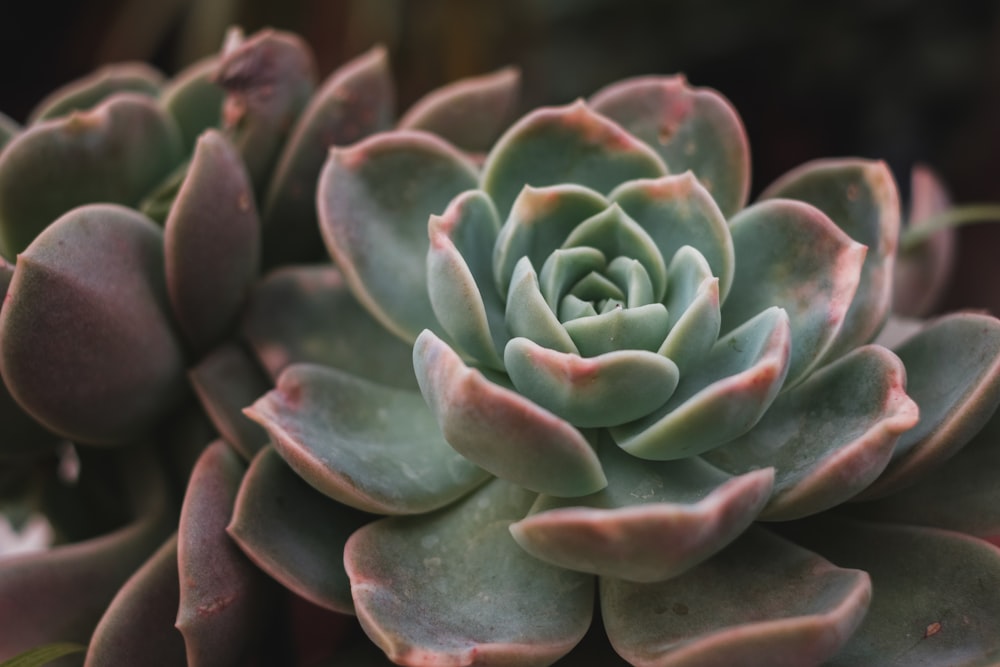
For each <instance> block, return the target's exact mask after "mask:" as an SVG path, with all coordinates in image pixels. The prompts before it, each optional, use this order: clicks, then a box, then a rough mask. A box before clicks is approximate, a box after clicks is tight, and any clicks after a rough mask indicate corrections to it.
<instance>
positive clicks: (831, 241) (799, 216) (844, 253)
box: [722, 199, 866, 386]
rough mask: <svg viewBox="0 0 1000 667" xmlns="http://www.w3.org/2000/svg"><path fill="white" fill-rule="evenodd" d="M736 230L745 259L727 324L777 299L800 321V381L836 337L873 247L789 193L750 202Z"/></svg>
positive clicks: (796, 354) (796, 355)
mask: <svg viewBox="0 0 1000 667" xmlns="http://www.w3.org/2000/svg"><path fill="white" fill-rule="evenodd" d="M730 230H731V231H732V234H733V245H734V247H735V248H736V256H737V257H739V261H738V262H737V264H736V274H735V280H734V282H733V289H732V292H730V295H729V299H728V300H727V301H726V304H725V306H724V307H723V308H722V331H723V332H725V331H730V330H731V329H732V328H733V327H735V326H737V325H739V324H742V323H743V322H745V321H746V320H747V319H749V318H750V317H752V316H754V315H756V314H757V313H758V312H760V311H761V310H763V309H764V308H767V307H769V306H779V307H781V308H784V309H785V310H786V311H787V312H788V316H789V321H790V324H791V328H792V358H791V365H790V368H789V370H788V378H787V383H788V386H792V385H794V384H795V383H796V382H798V381H800V380H802V379H803V378H805V377H806V376H807V375H808V374H809V373H810V372H811V371H812V370H813V369H814V368H816V366H817V365H818V364H819V363H820V361H821V359H823V358H824V356H825V355H826V353H827V351H828V350H829V349H830V348H831V346H832V345H833V344H834V341H835V340H836V337H837V335H838V332H839V331H840V328H841V326H843V323H844V318H845V317H846V316H847V310H848V307H849V306H850V304H851V300H852V299H853V298H854V294H855V291H856V290H857V289H858V281H859V280H860V276H861V272H862V265H863V263H864V261H865V252H866V251H865V247H864V246H863V245H861V244H859V243H855V242H854V241H852V240H851V239H850V237H849V236H848V235H847V234H845V233H844V232H843V231H841V230H840V229H839V228H838V227H837V226H836V225H834V224H833V223H832V222H831V221H830V218H828V217H827V216H826V215H825V214H824V213H823V212H822V211H820V210H819V209H817V208H815V207H813V206H810V205H809V204H804V203H802V202H797V201H792V200H786V199H776V200H772V201H765V202H761V203H759V204H755V205H753V206H751V207H750V208H747V209H744V210H743V211H741V212H740V213H739V214H737V215H736V217H734V218H733V219H732V221H731V224H730Z"/></svg>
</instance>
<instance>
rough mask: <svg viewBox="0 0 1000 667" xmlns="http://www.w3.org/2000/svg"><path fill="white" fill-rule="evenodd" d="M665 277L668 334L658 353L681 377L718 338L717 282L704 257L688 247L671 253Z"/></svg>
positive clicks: (719, 326) (693, 366)
mask: <svg viewBox="0 0 1000 667" xmlns="http://www.w3.org/2000/svg"><path fill="white" fill-rule="evenodd" d="M667 276H668V277H667V296H666V299H664V303H665V304H666V307H667V313H668V314H669V316H670V322H669V324H668V328H669V330H670V333H669V334H667V337H666V338H665V339H664V341H663V344H662V345H660V347H659V349H658V350H657V352H658V353H659V354H662V355H663V356H665V357H667V358H668V359H670V360H671V361H673V362H674V363H675V364H677V367H678V368H679V369H680V371H681V373H682V374H684V373H686V372H687V371H688V370H690V369H692V368H696V367H697V366H698V364H699V363H701V361H702V359H704V358H705V357H706V356H707V355H708V353H709V351H710V350H711V349H712V346H713V345H715V341H716V340H718V338H719V329H720V328H721V326H722V313H721V311H720V310H719V300H720V297H719V279H718V278H715V277H713V276H712V274H711V271H710V270H709V268H708V262H707V261H705V258H704V256H703V255H702V254H701V253H700V252H698V251H697V250H695V249H694V248H692V247H691V246H682V247H681V249H680V250H678V251H677V252H676V253H674V258H673V260H672V261H671V262H670V266H669V267H668V269H667Z"/></svg>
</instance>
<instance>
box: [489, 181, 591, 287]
mask: <svg viewBox="0 0 1000 667" xmlns="http://www.w3.org/2000/svg"><path fill="white" fill-rule="evenodd" d="M608 205H609V202H608V200H607V199H605V198H604V196H603V195H601V194H600V193H598V192H594V191H593V190H590V189H588V188H584V187H581V186H579V185H555V186H552V187H547V188H535V187H531V186H530V185H528V186H525V187H524V188H523V189H522V190H521V192H520V193H519V194H518V196H517V199H516V200H515V201H514V205H513V208H512V209H511V211H510V215H509V216H508V217H507V220H506V222H504V224H503V227H501V228H500V234H499V237H498V238H497V241H496V249H495V251H494V253H493V277H494V279H495V280H496V285H497V288H498V289H499V290H500V293H501V295H503V296H507V290H508V286H509V284H510V281H511V279H512V276H513V275H514V269H515V267H516V266H517V264H518V263H519V262H520V261H521V260H522V259H523V258H524V257H527V258H528V259H529V260H531V265H532V266H544V265H545V262H546V260H547V259H548V258H549V256H550V255H552V253H553V252H555V251H556V250H558V249H559V248H561V247H562V245H563V243H564V242H565V241H566V237H568V236H569V235H570V234H571V233H572V232H573V230H574V229H576V226H577V225H579V224H580V223H581V222H583V221H584V220H587V219H589V218H591V217H593V216H595V215H597V214H599V213H600V212H601V211H603V210H604V209H606V208H607V207H608Z"/></svg>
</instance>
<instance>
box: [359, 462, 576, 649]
mask: <svg viewBox="0 0 1000 667" xmlns="http://www.w3.org/2000/svg"><path fill="white" fill-rule="evenodd" d="M532 500H534V495H533V494H531V493H529V492H528V491H525V490H524V489H522V488H519V487H517V486H515V485H513V484H510V483H508V482H504V481H502V480H493V481H492V482H490V483H489V484H487V485H486V486H484V487H482V488H481V489H479V490H478V491H476V492H475V493H473V494H471V495H470V496H469V497H467V498H465V499H463V500H462V501H461V502H460V503H457V504H455V505H452V506H450V507H448V508H446V509H443V510H440V511H438V512H435V513H433V514H429V515H423V516H414V517H392V518H389V519H383V520H381V521H376V522H375V523H372V524H369V525H368V526H365V527H364V528H361V529H360V530H358V531H357V532H356V533H354V535H352V536H351V539H350V540H348V542H347V549H346V551H345V554H344V562H345V565H346V567H347V573H348V575H349V576H350V578H351V591H352V593H353V595H354V600H355V604H356V606H357V613H358V619H359V620H360V621H361V625H362V627H363V628H364V629H365V632H366V633H368V635H369V637H371V638H372V640H373V641H374V642H375V643H376V644H378V645H379V647H381V648H382V650H383V651H385V653H386V655H387V656H388V657H389V658H390V659H391V660H393V661H394V662H397V663H401V664H440V665H446V664H447V665H473V664H496V665H547V664H551V663H552V662H553V661H555V660H556V659H557V658H558V657H559V656H561V655H563V654H565V653H567V652H568V651H569V650H570V649H571V648H572V647H573V646H574V645H575V644H576V643H577V642H578V641H579V640H580V638H581V637H583V635H584V633H585V632H586V630H587V627H588V626H589V625H590V616H591V608H592V604H593V584H592V581H593V578H592V577H590V576H589V575H583V574H580V573H576V572H569V571H567V570H563V569H561V568H557V567H553V566H551V565H548V564H547V563H543V562H542V561H540V560H538V559H536V558H534V557H532V556H529V555H528V554H526V553H525V552H524V551H522V550H521V548H520V547H519V546H518V545H517V543H515V542H514V540H513V538H512V537H511V536H510V533H509V532H508V526H509V525H510V524H511V522H513V521H515V520H517V519H519V518H521V517H522V516H523V515H524V513H525V512H526V511H527V509H528V507H529V506H530V505H531V502H532Z"/></svg>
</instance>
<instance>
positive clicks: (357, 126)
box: [261, 46, 396, 267]
mask: <svg viewBox="0 0 1000 667" xmlns="http://www.w3.org/2000/svg"><path fill="white" fill-rule="evenodd" d="M395 103H396V100H395V91H394V89H393V85H392V74H391V72H390V71H389V62H388V57H387V55H386V51H385V49H384V48H383V47H380V46H376V47H375V48H373V49H371V50H369V51H367V52H366V53H363V54H361V55H360V56H358V57H356V58H355V59H354V60H351V61H350V62H348V63H347V64H345V65H343V66H342V67H340V68H338V69H337V70H335V71H334V72H333V73H332V74H331V75H330V76H329V77H328V78H327V79H326V81H324V82H323V84H322V86H321V87H320V88H319V90H318V91H316V94H315V95H313V96H312V98H311V99H310V100H309V103H308V105H307V106H306V107H305V110H304V111H303V112H302V116H301V117H300V118H299V120H298V122H297V123H296V125H295V128H294V129H293V130H292V132H291V134H290V136H289V138H288V141H287V142H286V143H285V144H284V147H283V148H282V149H281V154H280V157H279V158H278V162H277V166H276V167H275V169H274V175H273V176H272V177H271V180H270V183H269V185H268V188H267V192H266V194H265V195H264V201H263V204H262V206H261V211H262V214H261V217H262V219H263V233H264V238H263V243H262V245H263V248H264V252H265V256H264V265H265V266H268V267H270V266H275V265H277V264H280V263H285V262H291V261H306V260H308V261H312V260H314V259H318V258H319V257H320V255H321V254H322V247H323V243H322V239H321V238H320V235H319V226H318V224H319V223H318V222H317V219H316V182H317V178H318V177H319V174H320V171H321V170H322V168H323V162H324V161H325V160H326V157H327V153H328V152H329V149H330V147H331V146H347V145H349V144H353V143H354V142H356V141H359V140H361V139H363V138H364V137H367V136H368V135H370V134H373V133H374V132H377V131H380V130H386V129H388V128H389V127H391V126H392V119H393V114H394V107H395Z"/></svg>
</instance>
